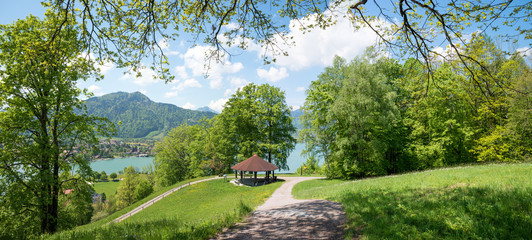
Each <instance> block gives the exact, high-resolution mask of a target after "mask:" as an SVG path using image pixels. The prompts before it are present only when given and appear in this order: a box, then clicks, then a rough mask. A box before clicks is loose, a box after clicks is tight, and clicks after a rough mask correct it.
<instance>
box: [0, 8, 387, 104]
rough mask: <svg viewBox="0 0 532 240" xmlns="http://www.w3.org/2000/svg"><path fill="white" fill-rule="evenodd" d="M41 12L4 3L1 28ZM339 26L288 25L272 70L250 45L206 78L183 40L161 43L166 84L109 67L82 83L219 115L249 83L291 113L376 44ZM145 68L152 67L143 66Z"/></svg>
mask: <svg viewBox="0 0 532 240" xmlns="http://www.w3.org/2000/svg"><path fill="white" fill-rule="evenodd" d="M43 13H44V9H43V8H42V6H41V5H40V4H39V1H37V0H17V1H8V2H3V3H2V8H1V9H0V24H9V23H12V22H13V21H15V20H16V19H19V18H24V17H26V16H27V15H29V14H33V15H36V16H43ZM337 21H338V22H337V24H336V25H334V26H332V27H329V28H327V29H326V30H322V29H314V30H312V31H311V32H310V33H305V34H303V33H302V32H301V31H300V30H299V27H298V25H297V24H298V22H297V21H292V22H291V23H295V25H294V24H290V26H291V27H290V29H288V31H289V33H288V34H289V36H292V37H293V38H294V41H295V45H294V46H285V50H286V51H287V52H288V56H280V57H278V58H277V62H276V63H275V64H269V65H265V64H264V61H263V59H262V58H261V52H262V49H261V47H260V46H259V45H257V44H254V43H252V44H251V45H250V47H249V48H248V49H247V50H245V51H244V50H235V49H233V50H234V51H232V52H236V53H238V54H236V55H234V56H231V57H227V58H225V59H224V60H223V62H222V63H211V65H210V66H211V68H210V70H209V72H208V77H205V70H206V69H205V51H208V50H209V46H207V45H201V44H199V45H197V46H195V47H191V45H192V42H191V39H187V38H186V36H185V37H181V38H179V39H177V40H176V41H172V42H162V41H161V42H160V43H161V45H162V46H163V47H164V52H165V54H166V55H167V56H168V58H169V63H170V70H171V73H172V74H173V75H174V76H175V80H174V81H173V82H171V83H167V84H165V83H164V82H163V81H161V80H157V79H154V78H153V76H152V75H153V72H151V70H149V69H146V70H143V71H142V73H143V76H142V77H140V78H136V77H135V74H128V73H125V72H124V71H125V70H124V69H118V68H116V67H115V66H114V65H113V64H112V63H108V64H105V65H103V66H99V67H100V69H101V71H102V73H103V74H104V75H105V77H104V79H103V80H100V81H97V82H95V81H93V80H88V81H85V82H80V83H79V84H78V86H79V87H80V88H87V89H89V90H90V91H92V92H93V93H94V95H95V96H101V95H103V94H107V93H112V92H118V91H123V92H136V91H139V92H141V93H143V94H145V95H147V96H148V97H149V98H150V99H152V100H153V101H156V102H163V103H171V104H174V105H177V106H179V107H183V108H187V109H197V108H200V107H204V106H208V107H210V108H211V109H213V110H215V111H217V112H221V110H222V108H223V104H224V103H225V102H226V101H227V99H229V98H230V97H231V95H232V94H233V93H235V92H236V90H237V89H238V88H241V87H243V86H245V85H246V84H248V83H256V84H263V83H268V84H270V85H273V86H276V87H279V88H280V89H281V90H283V91H284V92H285V96H286V101H287V104H288V105H289V106H292V109H293V110H296V109H298V108H299V107H300V106H301V105H303V103H304V101H305V90H306V89H307V88H308V86H309V85H310V83H311V82H312V81H313V80H316V79H317V77H318V75H319V74H320V73H321V72H323V71H324V68H325V67H327V66H329V65H331V64H332V61H333V58H334V57H335V55H338V56H340V57H343V58H345V59H347V60H351V59H353V58H354V57H356V56H358V55H361V54H362V53H363V52H364V50H365V49H366V48H367V47H369V46H372V45H374V44H375V43H376V41H377V36H376V35H375V33H373V32H372V31H371V30H369V29H367V28H361V29H359V30H358V31H354V28H353V25H352V24H351V23H350V22H349V20H348V19H347V18H338V19H337ZM145 64H146V65H149V64H150V62H146V63H145Z"/></svg>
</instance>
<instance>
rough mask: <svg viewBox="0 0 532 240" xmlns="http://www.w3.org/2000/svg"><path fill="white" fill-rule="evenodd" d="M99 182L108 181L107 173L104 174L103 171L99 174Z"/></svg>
mask: <svg viewBox="0 0 532 240" xmlns="http://www.w3.org/2000/svg"><path fill="white" fill-rule="evenodd" d="M100 180H102V181H109V176H107V173H105V171H102V172H101V173H100Z"/></svg>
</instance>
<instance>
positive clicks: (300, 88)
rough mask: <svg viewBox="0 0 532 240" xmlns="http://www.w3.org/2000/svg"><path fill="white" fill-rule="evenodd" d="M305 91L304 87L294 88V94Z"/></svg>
mask: <svg viewBox="0 0 532 240" xmlns="http://www.w3.org/2000/svg"><path fill="white" fill-rule="evenodd" d="M304 91H305V87H297V88H296V92H304Z"/></svg>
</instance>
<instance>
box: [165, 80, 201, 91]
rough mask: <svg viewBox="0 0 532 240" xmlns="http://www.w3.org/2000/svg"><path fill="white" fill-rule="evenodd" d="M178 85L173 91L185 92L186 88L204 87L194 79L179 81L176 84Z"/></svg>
mask: <svg viewBox="0 0 532 240" xmlns="http://www.w3.org/2000/svg"><path fill="white" fill-rule="evenodd" d="M176 84H177V86H175V87H172V90H177V91H183V90H184V89H186V88H192V87H198V88H200V87H202V86H201V84H200V83H199V82H198V80H196V79H193V78H191V79H187V80H185V81H178V82H176Z"/></svg>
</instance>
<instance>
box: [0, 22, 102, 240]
mask: <svg viewBox="0 0 532 240" xmlns="http://www.w3.org/2000/svg"><path fill="white" fill-rule="evenodd" d="M63 23H64V22H63V20H62V19H61V20H59V19H58V18H56V17H54V15H52V14H49V13H47V14H46V18H45V19H44V20H39V19H38V18H36V17H33V16H29V17H27V18H26V19H24V20H18V21H16V22H15V23H13V24H9V25H2V26H0V66H1V67H0V76H1V80H0V142H1V143H2V144H1V147H0V179H2V180H1V185H2V187H1V190H2V192H1V194H0V199H1V200H0V201H1V202H2V204H0V208H1V212H2V214H4V217H5V218H4V217H2V221H4V219H7V220H6V222H2V225H3V226H4V227H2V230H1V231H2V232H1V234H7V235H8V236H9V235H11V237H15V238H18V237H21V236H32V235H33V234H37V233H53V232H55V231H56V230H57V226H58V217H59V215H58V213H59V209H60V208H61V206H60V205H59V196H60V194H61V193H62V191H63V190H64V184H65V183H67V182H70V181H86V180H89V179H90V178H91V171H90V167H89V165H88V162H87V161H86V159H84V158H82V157H81V155H76V154H75V151H73V149H74V147H75V146H79V147H80V148H79V150H81V151H86V150H87V146H88V144H95V143H97V142H98V139H97V135H98V134H103V135H105V134H107V133H106V132H110V129H106V128H107V123H106V122H105V121H102V119H99V118H96V117H92V116H89V115H87V114H86V111H84V110H83V101H82V100H80V99H79V95H80V94H81V93H82V91H81V90H80V89H78V88H77V87H76V83H77V81H78V80H79V79H87V78H89V77H96V78H98V75H97V70H96V69H95V68H94V66H93V64H92V62H91V61H90V60H88V59H86V58H84V57H82V50H83V49H84V48H83V47H84V46H83V45H82V43H81V42H80V41H79V40H78V38H77V37H78V36H79V35H78V33H79V31H78V30H79V29H78V28H76V27H75V24H74V23H72V22H70V21H68V22H67V25H66V26H63V28H62V31H60V32H56V31H55V30H56V29H58V28H59V25H61V24H63ZM84 93H85V94H87V93H86V92H84ZM70 163H75V164H76V165H77V166H78V168H77V174H76V175H74V176H69V177H68V178H67V179H63V178H61V177H60V176H61V175H60V174H61V173H62V172H68V171H70V170H71V164H70ZM27 220H31V221H27ZM17 225H18V227H21V228H19V229H17V230H14V229H13V228H14V226H17ZM36 225H39V227H36ZM21 229H23V230H21ZM17 234H22V235H17ZM8 238H10V237H8Z"/></svg>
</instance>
